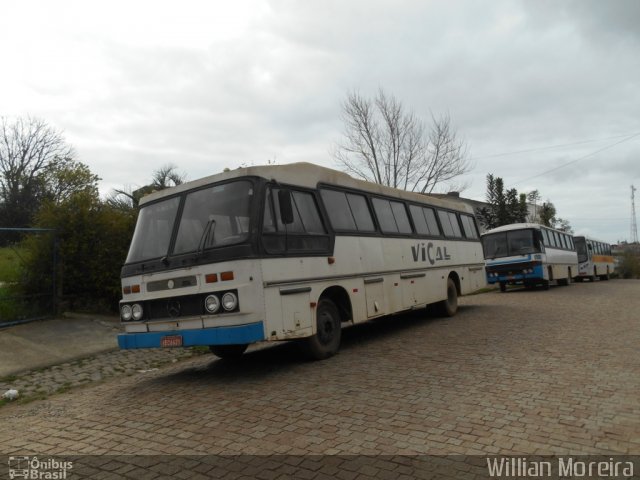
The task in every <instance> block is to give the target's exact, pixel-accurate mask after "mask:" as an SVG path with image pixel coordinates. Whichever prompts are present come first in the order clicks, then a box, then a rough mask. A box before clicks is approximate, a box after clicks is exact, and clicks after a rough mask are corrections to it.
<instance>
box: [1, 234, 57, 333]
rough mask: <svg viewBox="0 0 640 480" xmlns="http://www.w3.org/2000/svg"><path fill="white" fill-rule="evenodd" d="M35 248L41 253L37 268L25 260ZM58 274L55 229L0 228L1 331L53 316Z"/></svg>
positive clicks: (55, 304)
mask: <svg viewBox="0 0 640 480" xmlns="http://www.w3.org/2000/svg"><path fill="white" fill-rule="evenodd" d="M34 248H35V250H37V251H39V252H40V257H39V259H40V261H39V262H38V268H37V269H33V268H32V267H30V266H29V261H28V260H29V258H30V255H32V254H33V252H34V251H35V250H34ZM43 257H44V260H45V261H42V259H43ZM34 270H37V271H34ZM57 271H58V258H57V239H56V232H55V230H51V229H46V228H0V328H2V327H6V326H9V325H15V324H19V323H25V322H29V321H32V320H39V319H43V318H48V317H52V316H54V315H55V314H56V310H57V303H58V302H57V291H58V285H57Z"/></svg>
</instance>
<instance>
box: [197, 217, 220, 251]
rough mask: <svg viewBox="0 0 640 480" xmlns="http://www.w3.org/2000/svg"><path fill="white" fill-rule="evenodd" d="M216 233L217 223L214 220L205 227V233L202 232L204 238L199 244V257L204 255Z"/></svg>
mask: <svg viewBox="0 0 640 480" xmlns="http://www.w3.org/2000/svg"><path fill="white" fill-rule="evenodd" d="M215 231H216V221H215V220H214V219H213V218H212V219H210V220H209V221H208V222H207V224H206V225H205V226H204V231H203V232H202V236H201V237H200V242H199V243H198V257H199V256H201V255H203V254H204V249H205V247H206V245H207V242H208V241H209V238H211V237H213V234H214V233H215Z"/></svg>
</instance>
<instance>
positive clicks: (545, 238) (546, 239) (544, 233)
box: [540, 228, 551, 247]
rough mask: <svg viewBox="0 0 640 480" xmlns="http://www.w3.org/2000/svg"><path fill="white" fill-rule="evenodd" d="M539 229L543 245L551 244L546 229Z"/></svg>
mask: <svg viewBox="0 0 640 480" xmlns="http://www.w3.org/2000/svg"><path fill="white" fill-rule="evenodd" d="M540 231H541V232H542V243H543V244H544V246H545V247H550V246H551V244H550V243H549V234H548V233H547V229H546V228H541V229H540Z"/></svg>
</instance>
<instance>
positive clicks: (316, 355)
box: [306, 298, 342, 360]
mask: <svg viewBox="0 0 640 480" xmlns="http://www.w3.org/2000/svg"><path fill="white" fill-rule="evenodd" d="M340 323H341V321H340V313H339V312H338V308H337V307H336V305H335V303H333V302H332V301H331V300H329V299H327V298H323V299H321V300H320V301H319V302H318V307H317V309H316V334H315V335H313V336H312V337H309V338H308V339H307V341H306V342H307V344H306V347H307V348H306V350H307V354H308V355H309V357H310V358H311V359H312V360H324V359H325V358H329V357H331V356H333V355H335V354H336V353H337V352H338V349H339V348H340V338H341V336H342V330H341V325H340Z"/></svg>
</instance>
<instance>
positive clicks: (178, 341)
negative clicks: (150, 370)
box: [160, 335, 182, 348]
mask: <svg viewBox="0 0 640 480" xmlns="http://www.w3.org/2000/svg"><path fill="white" fill-rule="evenodd" d="M160 346H161V347H162V348H171V347H181V346H182V335H171V336H168V337H162V338H161V339H160Z"/></svg>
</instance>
